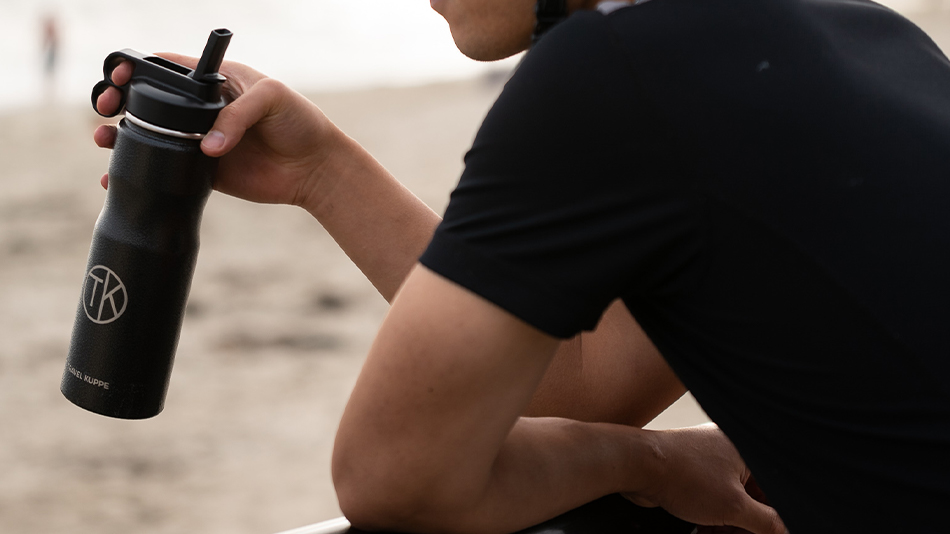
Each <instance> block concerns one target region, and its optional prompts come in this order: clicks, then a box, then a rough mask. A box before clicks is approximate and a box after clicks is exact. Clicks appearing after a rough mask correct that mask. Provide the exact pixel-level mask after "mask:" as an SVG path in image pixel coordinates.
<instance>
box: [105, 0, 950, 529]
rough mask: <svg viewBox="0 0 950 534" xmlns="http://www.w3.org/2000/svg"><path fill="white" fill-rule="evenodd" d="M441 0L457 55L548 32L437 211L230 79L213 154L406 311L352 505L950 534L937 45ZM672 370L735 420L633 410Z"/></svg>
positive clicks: (342, 138) (673, 8)
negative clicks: (613, 500) (644, 514)
mask: <svg viewBox="0 0 950 534" xmlns="http://www.w3.org/2000/svg"><path fill="white" fill-rule="evenodd" d="M432 7H433V8H434V9H435V10H436V11H438V12H439V13H440V14H441V15H442V16H443V17H444V18H445V19H446V20H447V21H448V23H449V26H450V29H451V31H452V35H453V38H454V39H455V42H456V44H457V45H458V47H459V49H460V50H462V52H464V53H465V54H466V55H468V56H469V57H472V58H474V59H478V60H486V61H488V60H495V59H500V58H504V57H508V56H511V55H513V54H516V53H518V52H521V51H523V50H525V49H528V48H529V47H530V50H529V51H528V53H527V55H526V57H525V58H524V61H523V62H522V64H521V66H520V67H519V69H518V70H517V71H516V72H515V74H514V75H513V77H512V78H511V80H510V81H509V82H508V83H507V85H506V87H505V89H504V91H503V92H502V94H501V95H500V97H499V98H498V100H497V102H496V103H495V105H494V107H493V108H492V110H491V111H490V112H489V114H488V116H487V117H486V118H485V121H484V123H483V124H482V127H481V129H480V131H479V133H478V135H477V137H476V139H475V140H474V143H473V146H472V149H471V150H470V151H469V153H468V154H467V155H466V160H465V163H466V167H465V171H464V172H463V175H462V177H461V180H460V182H459V185H458V187H457V188H456V190H455V192H454V193H453V195H452V199H451V202H450V204H449V207H448V208H447V211H446V213H445V217H444V220H443V219H442V218H440V217H439V216H438V215H436V214H435V213H433V212H432V211H431V210H429V209H428V208H427V207H426V206H425V205H423V204H422V203H421V202H420V201H418V200H417V199H416V198H415V197H414V196H413V195H412V194H411V193H410V192H409V191H407V190H406V189H405V188H404V187H403V186H402V185H401V184H400V183H399V182H398V181H396V179H395V178H393V177H392V176H391V175H390V174H389V173H388V172H387V171H386V170H385V169H383V168H382V167H381V166H380V165H379V164H378V163H377V162H376V161H375V160H374V159H373V158H372V156H370V155H369V154H368V153H366V152H365V151H364V150H363V149H362V148H361V147H360V146H359V145H358V144H357V143H356V142H355V141H353V140H352V139H350V138H349V137H347V136H346V135H345V134H344V133H343V132H341V131H340V130H339V129H338V128H336V127H335V125H334V124H333V123H332V122H330V120H329V119H327V117H326V116H324V115H323V113H322V112H321V111H320V110H319V109H318V108H317V107H316V106H315V105H313V104H312V103H310V102H309V101H307V100H306V99H305V98H303V97H302V96H300V95H299V94H297V93H295V92H293V91H291V90H289V89H288V88H287V87H285V86H284V85H283V84H281V83H280V82H277V81H275V80H272V79H269V78H267V77H266V76H264V75H262V74H260V73H258V72H257V71H255V70H253V69H250V68H248V67H246V66H243V65H239V64H236V63H227V62H226V63H225V64H224V66H223V67H222V70H221V71H222V73H223V74H225V75H226V76H227V78H228V82H227V84H226V85H225V88H226V90H227V91H228V93H229V98H231V99H232V100H233V102H232V103H231V104H230V105H229V106H228V107H227V108H225V109H224V110H223V111H222V113H221V115H220V116H219V118H218V120H217V122H216V124H215V126H214V128H213V129H212V130H211V132H209V133H208V135H207V136H206V137H205V138H204V140H203V142H202V148H203V150H204V152H205V153H206V154H208V155H209V156H214V157H221V161H220V167H219V171H218V176H217V182H216V185H215V187H216V188H217V189H218V190H220V191H222V192H224V193H227V194H231V195H234V196H237V197H240V198H244V199H247V200H251V201H255V202H267V203H286V204H294V205H299V206H301V207H303V208H305V209H307V210H308V211H309V212H310V213H311V214H313V216H314V217H316V219H317V220H318V221H320V223H321V224H322V225H323V226H324V227H325V228H326V229H327V230H328V231H329V233H330V234H331V235H333V237H334V238H335V239H336V241H337V242H338V243H339V245H340V246H341V247H342V248H343V250H344V251H346V253H347V254H348V255H349V257H350V258H351V259H352V260H353V261H354V262H355V263H356V265H358V266H359V267H360V269H361V270H362V271H363V273H364V274H366V276H367V277H368V278H369V280H370V281H371V282H372V283H373V284H374V285H375V286H376V288H377V289H378V290H379V291H380V293H381V294H382V295H383V296H384V297H385V298H386V299H387V300H389V301H390V302H392V308H391V310H390V313H389V314H388V316H387V318H386V320H385V321H384V323H383V325H382V327H381V329H380V332H379V334H378V336H377V338H376V341H375V343H374V345H373V347H372V349H371V351H370V354H369V356H368V358H367V360H366V363H365V365H364V368H363V370H362V373H361V375H360V378H359V380H358V382H357V384H356V387H355V389H354V391H353V394H352V396H351V398H350V401H349V403H348V406H347V409H346V412H345V414H344V416H343V420H342V422H341V424H340V428H339V431H338V434H337V441H336V447H335V452H334V460H333V472H334V482H335V484H336V488H337V493H338V496H339V499H340V506H341V508H342V509H343V511H344V513H345V514H346V515H347V516H348V517H349V518H350V519H351V521H352V522H353V523H354V524H355V525H356V526H359V527H363V528H367V529H393V530H401V531H420V532H507V531H515V530H518V529H520V528H524V527H527V526H529V525H532V524H535V523H538V522H540V521H542V520H544V519H547V518H550V517H553V516H555V515H557V514H560V513H562V512H564V511H566V510H569V509H571V508H574V507H576V506H579V505H581V504H583V503H585V502H588V501H591V500H593V499H596V498H598V497H600V496H603V495H606V494H609V493H616V492H620V493H623V494H625V495H626V496H627V497H628V498H630V499H631V500H633V501H634V502H637V503H639V504H642V505H647V506H662V507H664V508H665V509H667V510H668V511H669V512H671V513H673V514H674V515H677V516H679V517H681V518H683V519H686V520H688V521H692V522H695V523H698V524H700V525H730V526H735V527H739V528H742V529H745V530H747V531H750V532H753V533H756V534H781V533H782V532H786V528H785V524H787V525H788V526H789V528H790V529H791V531H792V532H797V533H809V534H816V533H819V534H820V533H829V534H830V533H835V534H838V533H841V532H862V533H877V532H881V533H884V532H888V533H889V532H897V531H900V532H915V533H937V532H941V531H944V530H945V523H946V520H945V518H944V517H943V514H942V513H941V510H942V508H943V504H945V503H946V501H947V499H948V498H950V463H948V462H947V461H946V454H947V452H948V451H950V388H948V385H947V384H948V380H947V379H948V378H950V329H948V328H946V325H947V324H948V323H950V306H948V305H947V302H950V284H948V283H947V281H946V273H948V272H950V215H948V214H950V211H948V210H947V209H946V206H947V202H948V201H950V181H948V179H947V169H950V150H948V146H950V64H948V62H947V59H946V58H945V57H944V55H943V54H942V53H941V52H940V51H939V50H938V49H937V47H936V46H935V45H934V44H933V42H932V41H931V40H930V39H929V38H928V37H927V36H926V35H925V34H923V32H921V31H920V30H919V29H918V28H916V27H915V26H913V25H912V24H911V23H910V22H908V21H907V20H905V19H903V18H902V17H901V16H899V15H897V14H895V13H894V12H892V11H890V10H888V9H886V8H883V7H881V6H878V5H876V4H874V3H872V2H867V1H837V0H822V1H815V0H773V1H768V2H761V1H757V0H650V1H641V2H638V3H627V2H604V3H601V4H598V3H597V2H595V1H593V0H569V1H568V2H567V3H566V5H565V4H562V3H560V2H553V1H552V2H549V1H547V0H542V2H539V3H538V5H537V6H536V3H535V0H432ZM536 8H537V15H536ZM568 15H569V16H568ZM562 19H564V20H562ZM555 23H556V25H555ZM552 26H553V29H550V31H547V33H544V31H546V30H548V29H549V28H550V27H552ZM542 34H543V35H542ZM532 41H534V42H535V44H534V45H533V46H532ZM165 57H167V58H169V59H171V60H173V61H176V62H179V63H182V64H185V65H188V66H191V67H192V68H193V67H194V66H195V63H196V61H195V60H194V59H193V58H187V57H183V56H177V55H166V56H165ZM130 70H131V67H130V66H129V65H127V64H126V65H122V66H120V67H118V68H117V69H116V70H115V72H114V73H113V80H114V81H115V82H116V83H120V84H121V83H122V82H123V81H124V80H128V77H129V76H130ZM117 105H118V95H117V93H116V92H115V91H109V92H106V93H105V94H103V95H102V97H101V98H100V102H99V109H100V110H104V111H108V110H109V109H110V106H111V109H114V108H115V106H117ZM114 137H115V130H114V127H101V128H100V129H98V130H97V131H96V133H95V139H96V142H97V143H98V144H99V145H100V146H104V147H109V146H111V145H112V143H113V140H114ZM107 182H108V177H103V184H104V185H107ZM674 371H675V374H674ZM684 384H685V386H684ZM685 387H689V389H690V390H691V391H692V393H693V394H694V396H695V397H696V398H697V400H698V401H699V402H700V404H701V405H702V406H703V408H704V409H705V410H706V412H707V413H708V414H709V415H710V416H711V418H712V419H713V420H714V421H716V423H717V424H718V428H717V427H716V426H702V427H696V428H689V429H678V430H668V431H656V432H651V431H645V430H642V429H641V428H640V427H641V426H642V425H643V424H645V423H646V422H648V421H649V420H650V419H652V418H653V417H654V416H655V415H656V414H658V413H659V412H660V411H662V410H663V409H664V408H665V407H666V406H668V405H669V404H670V403H672V402H673V401H674V400H675V399H676V398H677V397H679V396H680V395H681V394H682V393H683V392H684V390H685V389H684V388H685ZM720 428H721V430H720ZM726 436H728V438H727V437H726ZM740 453H741V456H740ZM751 473H754V474H755V480H754V481H753V479H752V478H751ZM756 483H757V485H758V486H760V487H761V489H762V490H764V493H765V494H766V495H768V498H769V500H768V504H765V503H764V502H762V501H764V499H763V498H761V495H760V494H759V492H758V491H757V490H756ZM752 494H755V495H756V496H757V497H760V498H759V499H755V498H753V497H752V496H751V495H752ZM773 506H774V508H773ZM776 510H777V511H776ZM779 514H780V515H781V519H780V517H779ZM783 520H784V523H783Z"/></svg>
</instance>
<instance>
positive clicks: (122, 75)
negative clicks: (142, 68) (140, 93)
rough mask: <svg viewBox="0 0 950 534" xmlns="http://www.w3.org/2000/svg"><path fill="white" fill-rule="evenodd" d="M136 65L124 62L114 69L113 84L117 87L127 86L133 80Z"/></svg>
mask: <svg viewBox="0 0 950 534" xmlns="http://www.w3.org/2000/svg"><path fill="white" fill-rule="evenodd" d="M134 68H135V64H134V63H132V62H131V61H123V62H122V63H119V66H117V67H116V68H114V69H112V83H114V84H116V85H125V84H127V83H129V80H131V79H132V70H133V69H134Z"/></svg>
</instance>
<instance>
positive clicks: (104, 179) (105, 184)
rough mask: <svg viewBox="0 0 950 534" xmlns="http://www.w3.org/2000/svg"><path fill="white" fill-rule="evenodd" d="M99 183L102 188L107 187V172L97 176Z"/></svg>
mask: <svg viewBox="0 0 950 534" xmlns="http://www.w3.org/2000/svg"><path fill="white" fill-rule="evenodd" d="M99 183H100V184H102V188H103V189H109V173H105V174H103V175H102V178H99Z"/></svg>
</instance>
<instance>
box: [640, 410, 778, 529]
mask: <svg viewBox="0 0 950 534" xmlns="http://www.w3.org/2000/svg"><path fill="white" fill-rule="evenodd" d="M655 440H656V441H655V443H656V448H655V453H654V460H655V461H654V462H651V463H652V464H653V465H654V466H655V468H656V471H654V472H653V473H652V474H651V475H650V477H649V478H648V480H647V481H648V485H647V487H646V488H645V489H643V490H641V491H638V492H631V493H625V494H624V496H625V497H627V498H628V499H630V500H631V501H633V502H634V503H636V504H639V505H641V506H649V507H652V506H661V507H663V508H664V509H665V510H666V511H668V512H670V513H671V514H673V515H675V516H677V517H679V518H681V519H684V520H686V521H689V522H691V523H696V524H698V525H705V526H717V527H718V526H735V527H739V528H740V529H744V530H728V532H743V531H749V532H752V533H753V534H784V533H786V532H787V531H786V529H785V525H784V524H783V523H782V520H781V519H780V518H779V516H778V513H777V512H776V511H775V509H773V508H772V507H770V506H768V505H767V504H764V503H763V502H760V501H758V500H756V499H755V498H753V496H752V495H751V494H750V492H749V491H747V487H746V485H747V483H749V482H750V472H749V469H748V468H747V467H746V465H745V463H744V462H743V461H742V458H741V457H740V456H739V452H738V451H736V449H735V447H734V446H733V445H732V442H730V441H729V438H727V437H726V435H725V434H723V433H722V432H721V431H720V430H719V428H718V427H717V426H716V425H715V424H712V423H709V424H706V425H701V426H696V427H690V428H678V429H673V430H664V431H659V432H657V433H656V434H655ZM651 471H653V470H652V469H651ZM756 489H757V486H756ZM760 493H761V492H760ZM714 531H716V532H718V530H714ZM700 532H710V530H709V529H705V530H703V529H700Z"/></svg>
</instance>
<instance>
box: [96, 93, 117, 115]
mask: <svg viewBox="0 0 950 534" xmlns="http://www.w3.org/2000/svg"><path fill="white" fill-rule="evenodd" d="M121 101H122V93H120V92H119V90H118V89H116V88H115V87H108V88H106V90H105V91H103V92H102V94H101V95H99V98H97V99H96V109H97V110H99V113H101V114H103V115H111V114H113V113H114V112H115V110H117V109H119V103H120V102H121Z"/></svg>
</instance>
